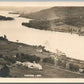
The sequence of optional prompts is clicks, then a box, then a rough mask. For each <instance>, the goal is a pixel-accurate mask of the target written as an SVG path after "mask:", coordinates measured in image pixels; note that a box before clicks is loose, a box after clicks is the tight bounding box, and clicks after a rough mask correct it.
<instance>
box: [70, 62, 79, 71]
mask: <svg viewBox="0 0 84 84" xmlns="http://www.w3.org/2000/svg"><path fill="white" fill-rule="evenodd" d="M69 69H70V70H71V71H79V66H78V65H76V64H72V63H70V64H69Z"/></svg>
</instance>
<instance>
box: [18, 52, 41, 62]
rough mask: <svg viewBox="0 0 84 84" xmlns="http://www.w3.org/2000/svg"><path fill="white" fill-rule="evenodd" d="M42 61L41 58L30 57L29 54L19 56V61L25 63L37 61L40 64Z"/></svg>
mask: <svg viewBox="0 0 84 84" xmlns="http://www.w3.org/2000/svg"><path fill="white" fill-rule="evenodd" d="M40 59H41V58H40V57H37V56H35V55H28V54H23V53H21V55H18V54H17V60H18V61H21V62H24V61H29V62H33V61H35V62H37V63H38V62H39V61H40Z"/></svg>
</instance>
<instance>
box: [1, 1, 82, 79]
mask: <svg viewBox="0 0 84 84" xmlns="http://www.w3.org/2000/svg"><path fill="white" fill-rule="evenodd" d="M27 3H28V2H27ZM27 3H26V4H23V2H22V3H20V4H18V5H17V4H15V3H14V4H13V3H11V4H6V2H3V4H1V3H0V78H84V6H82V7H79V6H76V7H74V6H56V5H52V6H51V5H50V6H49V5H47V6H46V5H45V4H44V5H41V6H40V5H39V4H37V5H32V2H31V4H27ZM29 3H30V2H29ZM40 3H41V2H40ZM4 4H5V5H4ZM33 4H34V3H33Z"/></svg>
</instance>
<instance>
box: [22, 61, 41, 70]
mask: <svg viewBox="0 0 84 84" xmlns="http://www.w3.org/2000/svg"><path fill="white" fill-rule="evenodd" d="M22 65H23V66H26V67H28V68H31V69H38V70H42V66H41V65H40V64H37V63H35V62H34V63H31V62H23V63H22Z"/></svg>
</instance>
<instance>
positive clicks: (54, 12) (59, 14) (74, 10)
mask: <svg viewBox="0 0 84 84" xmlns="http://www.w3.org/2000/svg"><path fill="white" fill-rule="evenodd" d="M21 16H24V17H27V18H31V19H39V20H44V19H47V20H48V19H49V20H50V19H58V18H59V19H64V18H66V17H80V16H81V17H84V7H52V8H49V9H45V10H41V11H39V12H35V13H30V14H27V15H25V14H24V15H21Z"/></svg>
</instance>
